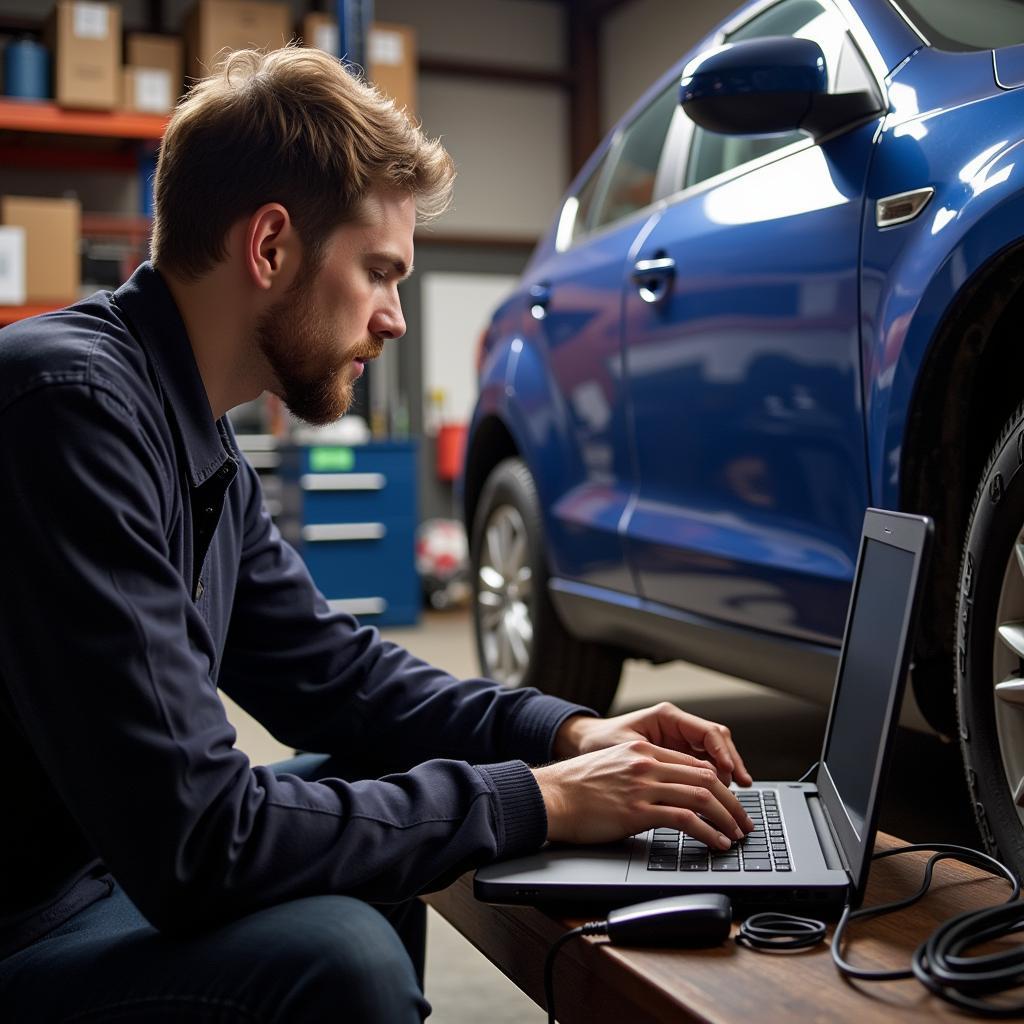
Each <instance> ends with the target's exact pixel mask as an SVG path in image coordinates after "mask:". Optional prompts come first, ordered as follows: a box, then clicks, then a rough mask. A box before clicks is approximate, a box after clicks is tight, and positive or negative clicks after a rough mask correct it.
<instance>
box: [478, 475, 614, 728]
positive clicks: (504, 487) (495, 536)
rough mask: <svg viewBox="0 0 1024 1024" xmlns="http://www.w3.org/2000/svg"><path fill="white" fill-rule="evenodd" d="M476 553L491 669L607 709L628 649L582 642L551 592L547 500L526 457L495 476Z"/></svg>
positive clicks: (487, 671) (510, 680)
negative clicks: (546, 546)
mask: <svg viewBox="0 0 1024 1024" xmlns="http://www.w3.org/2000/svg"><path fill="white" fill-rule="evenodd" d="M470 558H471V560H472V572H473V618H474V626H475V629H476V643H477V654H478V656H479V659H480V666H481V670H482V672H483V674H484V675H486V676H489V677H490V678H492V679H496V680H498V682H501V683H505V684H506V685H507V686H536V687H537V688H538V689H541V690H544V691H545V692H546V693H552V694H554V695H555V696H557V697H564V698H565V699H566V700H572V701H576V702H577V703H580V704H585V705H587V706H588V707H591V708H594V709H595V710H596V711H599V712H601V713H602V714H603V713H604V712H606V711H607V710H608V708H609V707H610V706H611V703H612V699H613V698H614V696H615V690H616V688H617V687H618V684H619V676H620V675H621V673H622V654H621V653H620V652H619V651H617V650H615V649H614V648H610V647H606V646H604V645H601V644H594V643H587V642H585V641H582V640H578V639H577V638H576V637H574V636H572V635H571V634H570V633H568V632H567V631H566V629H565V627H564V626H563V625H562V622H561V620H560V619H559V618H558V614H557V612H556V611H555V608H554V605H553V604H552V602H551V597H550V595H549V594H548V569H547V558H546V555H545V551H544V535H543V529H542V519H541V510H540V501H539V499H538V497H537V488H536V485H535V484H534V482H533V477H532V476H531V475H530V471H529V470H528V469H527V468H526V464H525V463H524V462H523V461H522V459H517V458H512V459H505V460H504V461H503V462H501V463H499V464H498V465H497V466H495V468H494V469H493V470H492V472H491V475H490V476H489V477H488V478H487V482H486V483H485V484H484V488H483V491H482V492H481V495H480V503H479V505H478V506H477V510H476V515H475V516H474V519H473V530H472V536H471V542H470Z"/></svg>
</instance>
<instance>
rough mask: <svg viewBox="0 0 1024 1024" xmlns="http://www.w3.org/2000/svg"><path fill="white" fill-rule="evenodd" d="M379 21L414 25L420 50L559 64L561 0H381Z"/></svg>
mask: <svg viewBox="0 0 1024 1024" xmlns="http://www.w3.org/2000/svg"><path fill="white" fill-rule="evenodd" d="M373 6H374V17H375V18H376V19H377V20H378V21H397V22H402V23H404V24H406V25H413V26H415V28H416V33H417V37H418V41H419V47H420V52H421V53H424V54H427V55H429V56H431V57H450V58H457V59H459V60H465V61H473V62H475V63H483V64H497V65H511V66H514V67H529V68H537V69H543V70H546V71H553V70H559V69H561V68H562V67H563V66H564V63H565V25H564V19H563V14H562V7H561V4H558V3H552V2H551V0H428V2H426V3H424V2H423V0H375V3H374V5H373Z"/></svg>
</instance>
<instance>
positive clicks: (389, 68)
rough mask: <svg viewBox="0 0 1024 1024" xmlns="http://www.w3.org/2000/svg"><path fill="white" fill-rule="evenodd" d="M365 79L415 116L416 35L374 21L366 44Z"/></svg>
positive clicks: (407, 27)
mask: <svg viewBox="0 0 1024 1024" xmlns="http://www.w3.org/2000/svg"><path fill="white" fill-rule="evenodd" d="M366 76H367V78H369V79H370V81H371V82H373V84H374V85H376V86H377V87H378V88H379V89H380V91H381V92H383V93H384V94H385V95H386V96H390V97H391V98H392V99H393V100H394V101H395V103H396V104H397V105H398V106H399V107H401V108H404V109H405V110H407V111H408V112H409V113H410V114H415V113H416V31H415V29H413V28H411V27H410V26H409V25H392V24H389V23H387V22H382V21H375V22H374V23H373V25H371V26H370V38H369V40H368V41H367V55H366Z"/></svg>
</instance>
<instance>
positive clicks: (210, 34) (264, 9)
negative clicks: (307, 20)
mask: <svg viewBox="0 0 1024 1024" xmlns="http://www.w3.org/2000/svg"><path fill="white" fill-rule="evenodd" d="M291 24H292V16H291V8H290V7H289V6H288V5H287V4H282V3H262V2H259V0H199V2H198V3H197V4H196V5H195V6H194V7H193V8H192V10H191V11H190V12H189V15H188V18H187V20H186V27H185V53H186V68H187V74H188V75H190V76H191V77H192V78H205V77H206V76H207V75H208V74H209V73H210V72H211V71H212V70H213V68H214V66H215V65H216V63H217V59H218V55H219V54H220V53H221V51H222V50H244V49H246V48H248V47H259V48H263V49H267V50H276V49H278V48H279V47H281V46H284V45H285V43H287V42H288V40H289V39H291V36H292V30H291Z"/></svg>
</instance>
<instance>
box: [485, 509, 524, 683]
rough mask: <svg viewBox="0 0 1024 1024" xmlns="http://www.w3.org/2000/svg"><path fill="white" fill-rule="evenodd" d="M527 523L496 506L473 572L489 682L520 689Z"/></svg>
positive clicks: (518, 516)
mask: <svg viewBox="0 0 1024 1024" xmlns="http://www.w3.org/2000/svg"><path fill="white" fill-rule="evenodd" d="M529 558H530V555H529V544H528V540H527V535H526V524H525V523H524V522H523V517H522V515H521V514H520V512H519V510H518V509H517V508H515V507H514V506H512V505H501V506H499V507H498V508H496V509H495V510H494V511H493V512H492V513H491V515H490V517H489V518H488V520H487V524H486V526H485V527H484V533H483V539H482V543H481V547H480V566H479V569H478V571H477V597H476V600H477V621H478V622H479V624H480V639H481V645H482V647H483V654H484V665H485V666H486V669H487V672H488V674H489V675H490V676H491V678H492V679H496V680H497V681H498V682H500V683H504V684H505V685H507V686H520V685H522V682H523V679H524V677H525V676H526V672H527V669H528V668H529V667H530V654H531V651H532V649H533V619H532V615H531V611H530V606H531V602H532V597H533V573H532V571H531V569H530V561H529Z"/></svg>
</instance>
